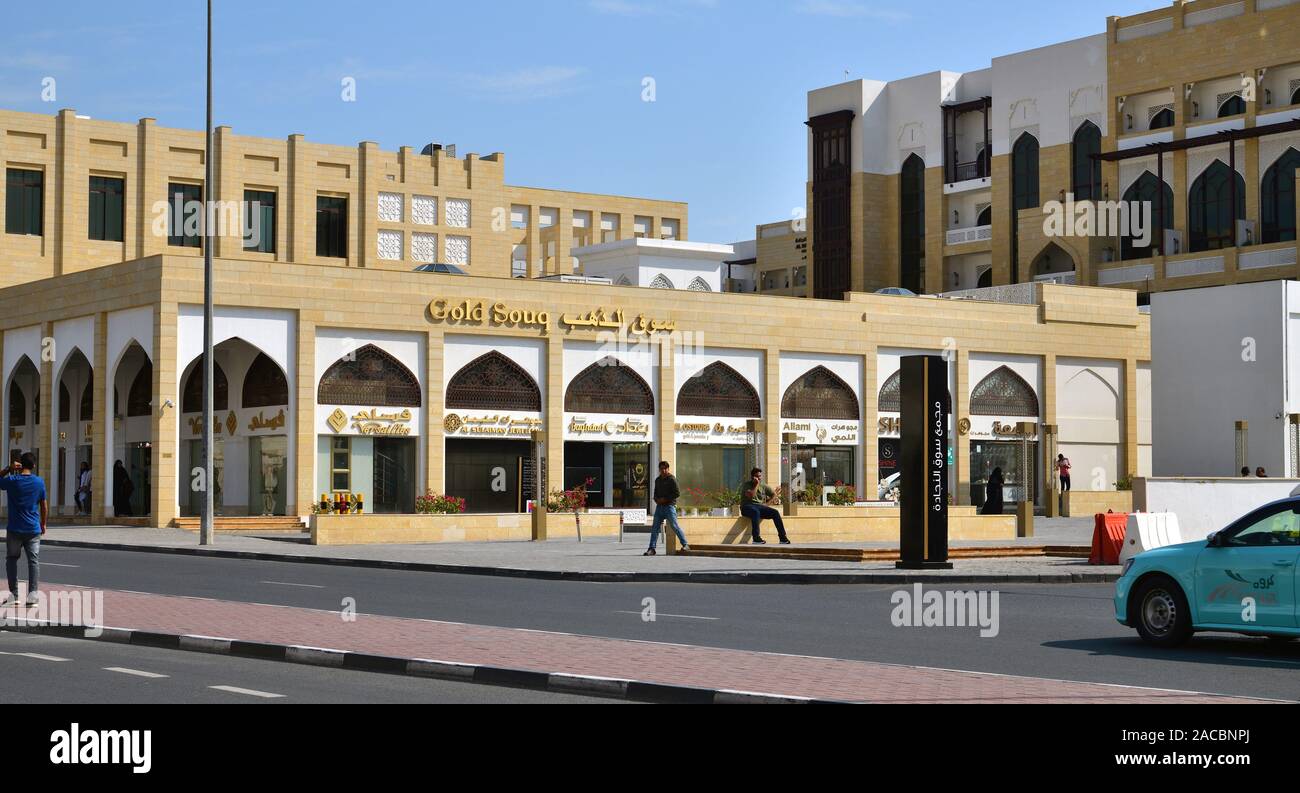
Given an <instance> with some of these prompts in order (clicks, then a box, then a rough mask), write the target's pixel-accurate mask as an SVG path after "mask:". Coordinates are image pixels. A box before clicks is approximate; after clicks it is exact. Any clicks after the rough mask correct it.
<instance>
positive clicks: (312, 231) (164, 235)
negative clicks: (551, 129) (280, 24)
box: [0, 110, 687, 286]
mask: <svg viewBox="0 0 1300 793" xmlns="http://www.w3.org/2000/svg"><path fill="white" fill-rule="evenodd" d="M213 156H214V163H213V167H214V177H213V178H214V182H215V185H214V189H213V193H214V195H212V196H211V199H212V200H214V201H217V202H221V208H220V210H219V212H218V213H217V214H218V215H219V217H218V221H219V222H218V223H217V226H218V232H219V236H218V237H217V239H216V244H215V246H214V250H213V253H214V255H216V256H219V257H221V258H224V259H248V260H250V261H258V262H266V263H274V262H287V263H292V264H325V265H335V266H341V267H357V268H368V269H396V270H410V269H412V268H413V267H416V266H419V265H423V264H435V263H438V264H443V263H445V264H451V265H455V266H457V267H460V268H462V269H464V270H465V271H466V272H471V273H474V274H476V275H483V276H491V277H502V276H505V277H537V276H540V275H552V274H560V273H572V272H573V268H574V266H575V263H574V259H573V257H572V255H571V253H570V251H571V250H572V249H573V248H577V247H580V246H583V245H590V244H593V243H595V242H598V241H609V240H612V239H630V238H632V237H652V238H665V239H686V235H687V208H686V205H685V204H683V203H678V202H672V201H653V200H648V199H637V198H624V197H620V196H603V195H594V194H588V193H573V192H564V191H556V190H541V189H535V188H528V187H512V186H510V185H508V184H506V182H505V155H504V154H501V153H499V152H498V153H494V154H490V155H486V156H482V157H480V156H479V155H477V154H466V155H464V156H463V157H457V156H455V152H453V151H451V150H449V149H448V148H443V147H441V146H437V145H434V144H430V145H429V146H427V147H425V149H424V150H423V153H421V152H417V151H416V150H415V149H412V148H408V147H403V148H402V149H400V150H398V151H396V152H386V151H383V150H381V149H380V148H379V146H378V145H377V144H374V143H370V142H363V143H361V144H359V145H357V146H356V147H348V146H327V145H322V144H317V143H311V142H309V141H307V140H306V139H305V138H304V137H303V136H302V135H291V136H289V137H288V138H287V139H286V140H274V139H269V138H251V137H246V136H242V135H236V134H235V133H234V132H233V131H232V130H231V129H230V128H229V127H219V128H218V129H217V130H216V131H215V146H214V155H213ZM203 158H204V142H203V133H202V132H197V131H190V130H180V129H168V128H165V127H160V126H158V125H157V124H156V123H155V122H154V120H153V119H149V118H146V119H142V120H141V121H140V122H139V123H137V124H123V123H116V122H110V121H98V120H91V119H87V118H83V117H80V116H78V115H77V114H76V112H74V111H72V110H64V111H62V112H60V113H59V114H57V115H55V116H43V115H37V114H30V113H16V112H9V111H0V161H3V163H4V167H5V189H4V190H0V216H3V217H4V218H5V229H4V232H5V233H4V234H3V236H0V261H2V262H4V267H3V268H2V269H0V286H9V285H13V284H20V283H25V282H28V281H34V280H37V279H41V278H49V277H51V276H57V275H64V274H67V273H73V272H78V271H80V270H85V269H89V268H93V267H100V266H103V265H106V264H116V263H119V262H123V261H130V260H134V259H140V258H144V257H148V256H156V255H160V254H167V255H171V256H195V257H201V256H202V248H201V246H200V243H201V238H200V234H199V230H198V224H197V220H196V218H197V213H196V212H192V211H191V210H190V208H191V207H196V206H198V205H195V204H192V203H191V202H197V201H202V197H201V191H202V187H201V186H202V184H203V179H204V162H203ZM254 206H256V209H254ZM190 220H194V222H190V223H187V222H186V221H190ZM254 233H255V234H256V237H255V238H254Z"/></svg>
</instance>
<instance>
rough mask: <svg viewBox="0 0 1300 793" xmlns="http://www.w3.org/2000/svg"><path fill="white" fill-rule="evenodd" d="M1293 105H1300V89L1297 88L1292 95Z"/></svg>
mask: <svg viewBox="0 0 1300 793" xmlns="http://www.w3.org/2000/svg"><path fill="white" fill-rule="evenodd" d="M1291 104H1293V105H1300V88H1296V89H1295V91H1294V92H1293V93H1292V94H1291Z"/></svg>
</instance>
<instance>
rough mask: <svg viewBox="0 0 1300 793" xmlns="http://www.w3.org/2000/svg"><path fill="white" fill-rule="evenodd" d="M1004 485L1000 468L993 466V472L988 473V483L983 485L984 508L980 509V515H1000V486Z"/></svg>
mask: <svg viewBox="0 0 1300 793" xmlns="http://www.w3.org/2000/svg"><path fill="white" fill-rule="evenodd" d="M1005 485H1006V480H1005V479H1004V478H1003V477H1002V469H1001V468H994V469H993V473H991V474H989V481H988V484H987V485H985V487H984V508H983V509H982V510H980V514H982V515H1001V514H1002V510H1003V508H1004V505H1003V502H1002V488H1003V486H1005Z"/></svg>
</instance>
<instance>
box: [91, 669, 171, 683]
mask: <svg viewBox="0 0 1300 793" xmlns="http://www.w3.org/2000/svg"><path fill="white" fill-rule="evenodd" d="M104 671H105V672H117V673H118V674H120V675H132V676H134V677H146V678H149V679H150V680H160V679H162V678H165V677H167V675H160V674H158V673H157V672H145V671H143V670H140V669H127V668H126V667H124V666H106V667H104Z"/></svg>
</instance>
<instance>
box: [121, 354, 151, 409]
mask: <svg viewBox="0 0 1300 793" xmlns="http://www.w3.org/2000/svg"><path fill="white" fill-rule="evenodd" d="M152 415H153V361H149V360H146V361H145V363H144V366H141V367H140V371H139V372H137V373H136V375H135V379H134V380H132V381H131V388H130V389H128V390H127V392H126V417H127V418H136V417H137V416H152Z"/></svg>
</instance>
